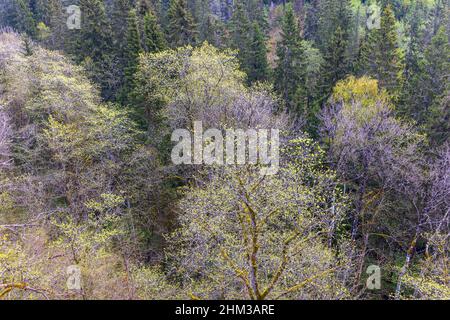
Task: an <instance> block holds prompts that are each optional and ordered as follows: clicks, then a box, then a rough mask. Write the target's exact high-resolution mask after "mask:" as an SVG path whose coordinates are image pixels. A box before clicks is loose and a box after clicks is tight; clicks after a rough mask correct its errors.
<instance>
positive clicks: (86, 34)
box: [72, 0, 117, 99]
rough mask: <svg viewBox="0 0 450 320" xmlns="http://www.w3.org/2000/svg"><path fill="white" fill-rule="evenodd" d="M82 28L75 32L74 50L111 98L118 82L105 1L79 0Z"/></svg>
mask: <svg viewBox="0 0 450 320" xmlns="http://www.w3.org/2000/svg"><path fill="white" fill-rule="evenodd" d="M79 6H80V10H81V12H82V21H81V23H82V24H81V29H80V30H74V31H73V32H72V34H73V37H74V38H75V39H76V43H75V54H76V57H77V59H78V60H79V61H80V62H83V63H84V65H85V67H86V69H87V71H88V74H89V75H90V77H91V78H92V79H93V80H94V81H95V82H97V83H98V84H100V87H101V89H102V95H103V97H104V98H106V99H111V98H112V95H113V93H114V88H115V85H114V84H113V83H115V82H116V81H117V79H116V77H115V76H114V74H115V72H114V71H113V70H112V69H113V65H114V64H113V50H112V34H111V27H110V25H109V22H108V18H107V16H106V12H105V7H104V4H103V1H100V0H80V2H79Z"/></svg>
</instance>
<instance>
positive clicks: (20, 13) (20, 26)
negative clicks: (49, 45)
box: [11, 0, 37, 37]
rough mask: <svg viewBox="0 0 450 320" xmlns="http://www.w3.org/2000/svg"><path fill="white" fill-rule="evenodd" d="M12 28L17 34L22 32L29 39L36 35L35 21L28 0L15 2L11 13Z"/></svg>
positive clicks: (16, 0)
mask: <svg viewBox="0 0 450 320" xmlns="http://www.w3.org/2000/svg"><path fill="white" fill-rule="evenodd" d="M11 20H12V26H13V28H14V29H16V30H17V31H19V32H24V33H26V34H28V35H29V36H31V37H35V36H36V34H37V30H36V21H35V20H34V17H33V13H32V11H31V9H30V6H29V3H28V0H15V1H14V5H13V11H12V13H11Z"/></svg>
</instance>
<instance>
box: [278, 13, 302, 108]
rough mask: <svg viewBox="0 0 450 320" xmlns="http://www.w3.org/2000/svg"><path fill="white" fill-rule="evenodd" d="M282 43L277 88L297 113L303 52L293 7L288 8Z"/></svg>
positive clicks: (279, 47)
mask: <svg viewBox="0 0 450 320" xmlns="http://www.w3.org/2000/svg"><path fill="white" fill-rule="evenodd" d="M281 29H282V32H281V37H282V38H281V41H280V42H278V44H277V49H276V53H277V57H278V60H277V66H276V68H275V88H276V89H277V91H278V92H279V93H280V95H281V96H282V98H283V99H284V101H285V103H286V105H287V107H288V109H289V110H291V111H297V104H296V101H295V99H294V96H295V94H296V92H297V90H298V87H299V85H300V84H301V82H302V73H303V72H302V70H301V68H302V62H301V58H302V52H301V46H300V41H301V37H300V31H299V30H298V24H297V19H296V17H295V14H294V11H293V9H292V6H291V5H287V6H286V12H285V14H284V16H283V20H282V26H281Z"/></svg>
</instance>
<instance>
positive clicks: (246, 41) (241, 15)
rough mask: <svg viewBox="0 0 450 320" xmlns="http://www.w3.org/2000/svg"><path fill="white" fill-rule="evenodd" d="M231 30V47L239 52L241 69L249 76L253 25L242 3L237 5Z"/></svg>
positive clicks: (232, 18)
mask: <svg viewBox="0 0 450 320" xmlns="http://www.w3.org/2000/svg"><path fill="white" fill-rule="evenodd" d="M229 30H230V40H231V43H230V46H231V47H232V48H233V49H237V50H238V51H239V53H238V58H239V62H240V64H241V68H242V70H243V71H245V72H246V73H247V74H249V72H250V59H251V57H250V43H251V41H252V39H251V30H252V25H251V22H250V19H249V18H248V15H247V12H246V10H245V7H244V5H243V4H242V2H237V3H236V7H235V8H234V11H233V15H232V16H231V20H230V24H229Z"/></svg>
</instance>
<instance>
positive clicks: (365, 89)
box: [331, 76, 393, 124]
mask: <svg viewBox="0 0 450 320" xmlns="http://www.w3.org/2000/svg"><path fill="white" fill-rule="evenodd" d="M331 99H332V101H333V102H335V103H336V102H337V103H342V104H343V106H342V108H343V112H344V113H346V114H349V115H350V113H351V115H352V116H353V117H355V119H356V120H357V121H358V122H359V123H361V124H362V123H365V122H367V121H370V120H371V119H372V118H373V117H375V116H376V115H377V114H378V113H379V112H380V111H382V110H383V109H384V108H387V109H388V110H392V109H393V105H392V104H391V101H390V97H389V94H388V93H387V91H386V90H384V89H380V88H379V87H378V81H377V80H375V79H371V78H370V77H366V76H364V77H361V78H355V77H354V76H350V77H348V78H347V79H345V80H341V81H339V82H338V83H337V84H336V86H335V87H334V89H333V95H332V98H331ZM355 104H357V106H356V107H357V109H356V112H355V110H353V107H354V105H355Z"/></svg>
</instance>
